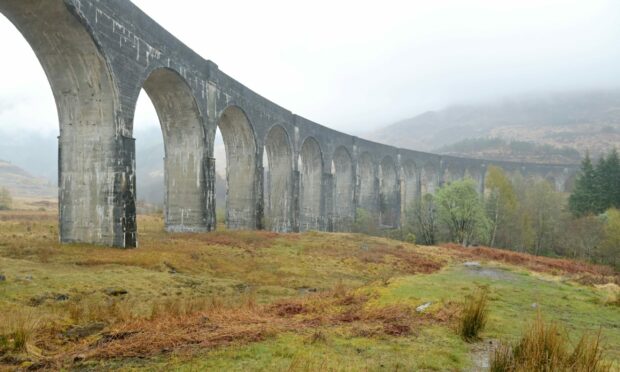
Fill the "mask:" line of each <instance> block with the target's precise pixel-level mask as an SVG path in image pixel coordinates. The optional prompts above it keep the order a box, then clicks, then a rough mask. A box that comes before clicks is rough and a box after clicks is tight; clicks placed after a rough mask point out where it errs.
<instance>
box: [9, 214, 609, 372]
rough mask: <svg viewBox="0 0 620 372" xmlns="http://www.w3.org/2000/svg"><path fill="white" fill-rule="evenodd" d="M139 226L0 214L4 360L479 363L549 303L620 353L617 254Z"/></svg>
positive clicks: (191, 365) (223, 364) (23, 364)
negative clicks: (132, 232)
mask: <svg viewBox="0 0 620 372" xmlns="http://www.w3.org/2000/svg"><path fill="white" fill-rule="evenodd" d="M139 227H140V248H138V249H135V250H117V249H109V248H100V247H93V246H87V245H69V246H61V245H59V244H58V243H57V238H56V236H57V223H56V215H55V214H53V213H50V212H37V211H30V212H2V213H0V275H3V276H4V277H5V280H4V281H0V369H2V368H7V369H27V368H30V369H37V368H41V369H44V368H47V369H57V368H61V367H64V368H69V369H73V368H75V369H86V370H101V369H133V368H137V369H151V370H170V369H177V370H204V369H212V370H239V371H241V370H243V371H247V370H275V371H278V370H287V371H288V370H293V371H298V370H303V371H306V370H333V371H357V370H476V369H477V368H480V365H484V363H481V362H480V360H479V359H480V358H483V359H484V358H485V355H484V353H482V356H481V352H480V350H483V351H484V350H486V349H487V347H486V346H485V345H486V344H488V342H489V341H491V340H492V341H495V340H506V341H511V340H515V339H517V338H518V337H519V336H520V334H521V332H522V330H523V328H524V326H525V325H526V324H527V323H529V322H531V321H532V320H533V319H534V318H535V316H536V315H537V314H538V313H541V314H542V315H543V316H544V317H545V318H546V319H548V320H555V321H558V322H561V323H562V324H563V325H565V326H566V327H567V329H568V331H569V332H570V336H571V340H573V342H576V341H577V339H578V337H579V336H580V335H581V333H583V332H598V331H599V330H602V333H603V340H604V342H605V345H606V358H607V359H608V360H612V361H616V367H618V361H619V360H620V307H619V306H620V301H619V299H618V298H619V297H618V296H619V295H620V290H619V287H618V283H619V276H618V273H614V272H613V271H612V270H611V269H609V268H607V267H602V266H594V265H588V264H584V263H580V262H574V261H569V260H556V259H546V258H536V257H532V256H529V255H524V254H518V253H513V252H505V251H499V250H495V249H489V248H476V249H464V248H460V247H456V246H446V247H420V246H415V245H411V244H406V243H402V242H398V241H392V240H387V239H381V238H372V237H367V236H363V235H356V234H328V233H315V232H309V233H304V234H275V233H269V232H231V231H222V232H216V233H209V234H189V235H180V234H166V233H164V232H163V223H162V220H161V218H160V217H157V216H140V218H139ZM472 261H476V262H478V263H480V265H476V264H471V262H472ZM466 262H469V263H470V264H468V265H464V263H466ZM0 280H1V277H0ZM479 287H483V288H487V289H488V291H489V298H490V320H489V323H488V326H487V328H486V330H485V331H484V332H483V334H482V341H480V342H478V343H474V344H468V343H466V342H464V341H463V340H461V339H460V338H459V336H458V335H457V334H456V332H455V330H454V329H455V323H456V319H457V318H458V314H459V309H460V307H461V303H462V302H463V301H464V300H465V298H466V297H467V296H468V295H470V294H471V293H472V292H473V291H474V290H475V289H477V288H479ZM428 303H430V306H428V308H426V309H425V310H424V311H423V312H418V311H416V308H417V307H418V306H420V305H422V304H428Z"/></svg>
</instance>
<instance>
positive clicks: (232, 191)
mask: <svg viewBox="0 0 620 372" xmlns="http://www.w3.org/2000/svg"><path fill="white" fill-rule="evenodd" d="M217 125H218V127H219V128H220V132H221V133H222V138H223V140H224V147H225V148H226V224H227V226H228V228H229V229H237V230H238V229H249V230H251V229H255V228H256V227H257V226H258V223H257V221H258V216H257V208H256V205H257V193H258V192H257V191H258V187H257V166H256V164H257V162H256V159H257V155H256V154H257V151H256V149H257V147H256V139H255V135H254V130H253V129H252V125H251V124H250V121H249V119H248V117H247V115H246V114H245V112H244V111H243V110H242V109H241V108H239V107H238V106H228V107H227V108H226V109H225V110H224V111H222V113H221V115H220V117H219V120H218V124H217Z"/></svg>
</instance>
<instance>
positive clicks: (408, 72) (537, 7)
mask: <svg viewBox="0 0 620 372" xmlns="http://www.w3.org/2000/svg"><path fill="white" fill-rule="evenodd" d="M134 2H135V3H136V4H137V5H138V6H139V7H141V8H142V9H143V10H144V11H145V12H146V13H147V14H149V15H150V16H151V17H153V18H154V19H155V20H156V21H158V22H159V23H160V24H161V25H162V26H164V27H165V28H166V29H168V30H169V31H170V32H172V33H173V34H174V35H175V36H177V37H178V38H179V39H180V40H182V41H183V42H185V43H186V44H187V45H188V46H189V47H191V48H192V49H194V50H195V51H196V52H198V53H199V54H201V55H202V56H203V57H205V58H207V59H211V60H213V61H215V62H216V63H217V64H218V65H219V67H220V68H221V69H222V70H223V71H225V72H226V73H228V74H230V75H232V76H233V77H235V78H236V79H237V80H239V81H240V82H242V83H243V84H245V85H246V86H248V87H250V88H251V89H253V90H255V91H256V92H258V93H259V94H261V95H263V96H265V97H267V98H268V99H270V100H272V101H274V102H276V103H278V104H280V105H282V106H284V107H286V108H287V109H289V110H291V111H293V112H295V113H297V114H299V115H302V116H305V117H307V118H308V119H311V120H313V121H316V122H319V123H321V124H324V125H327V126H330V127H333V128H336V129H339V130H342V131H347V132H350V133H355V134H359V133H361V132H364V131H367V130H370V129H372V128H377V127H381V126H384V125H387V124H391V123H392V122H394V121H397V120H400V119H403V118H407V117H411V116H414V115H416V114H419V113H421V112H423V111H427V110H433V109H440V108H442V107H444V106H446V105H449V104H453V103H468V102H476V101H486V100H493V99H496V98H501V97H504V96H507V95H514V94H522V93H536V92H549V91H563V90H578V89H591V88H608V87H609V88H611V87H618V86H620V22H619V21H618V20H619V17H620V1H618V0H609V1H605V0H580V1H570V0H501V1H498V0H469V1H466V0H437V1H428V0H420V1H418V0H415V1H414V0H408V1H392V0H382V1H368V2H366V1H336V0H313V1H306V2H301V1H291V0H288V1H285V0H261V1H255V0H254V1H250V0H249V1H234V0H225V1H224V0H218V1H211V0H207V1H196V0H175V1H164V0H135V1H134ZM0 35H1V37H2V39H1V40H2V55H3V56H2V58H0V82H1V85H0V129H3V128H4V129H6V128H12V129H17V128H19V130H24V129H28V130H35V131H38V132H41V133H55V132H57V131H58V128H57V117H56V113H55V106H54V103H53V98H52V95H51V91H50V88H49V86H48V84H47V81H46V78H45V76H44V74H43V72H42V70H41V68H40V66H39V64H38V62H37V60H36V58H35V57H34V54H33V53H32V51H30V49H29V47H28V45H27V43H26V42H25V40H24V39H23V38H22V37H21V36H20V35H19V33H18V32H17V31H16V30H15V28H14V27H13V26H12V25H11V24H10V23H9V22H8V21H7V20H6V19H5V18H3V17H0ZM148 106H149V104H148V103H145V100H144V99H142V102H141V104H140V105H139V109H138V112H137V117H136V127H137V128H145V127H148V126H149V124H150V125H155V124H156V119H155V117H154V112H153V110H152V109H149V107H148Z"/></svg>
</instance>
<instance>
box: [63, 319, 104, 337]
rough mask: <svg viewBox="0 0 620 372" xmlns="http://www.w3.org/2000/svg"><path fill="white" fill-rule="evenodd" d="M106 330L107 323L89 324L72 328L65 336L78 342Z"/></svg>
mask: <svg viewBox="0 0 620 372" xmlns="http://www.w3.org/2000/svg"><path fill="white" fill-rule="evenodd" d="M104 328H105V323H101V322H97V323H91V324H87V325H85V326H77V325H76V326H71V327H70V328H69V329H68V330H67V331H66V332H65V336H67V337H68V338H70V339H73V340H78V339H80V338H84V337H88V336H91V335H94V334H95V333H97V332H101V331H102V330H103V329H104Z"/></svg>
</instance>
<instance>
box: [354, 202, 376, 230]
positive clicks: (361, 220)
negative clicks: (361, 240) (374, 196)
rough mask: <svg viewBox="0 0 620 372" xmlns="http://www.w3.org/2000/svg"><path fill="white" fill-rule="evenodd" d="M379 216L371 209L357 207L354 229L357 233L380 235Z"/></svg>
mask: <svg viewBox="0 0 620 372" xmlns="http://www.w3.org/2000/svg"><path fill="white" fill-rule="evenodd" d="M378 225H379V218H378V217H377V216H376V215H374V213H372V212H371V211H369V210H366V209H363V208H357V210H356V211H355V222H354V223H353V231H354V232H356V233H362V234H368V235H378V234H379V229H378Z"/></svg>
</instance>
